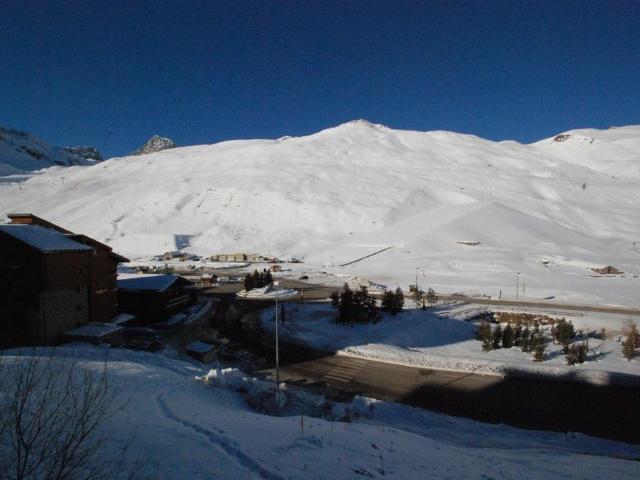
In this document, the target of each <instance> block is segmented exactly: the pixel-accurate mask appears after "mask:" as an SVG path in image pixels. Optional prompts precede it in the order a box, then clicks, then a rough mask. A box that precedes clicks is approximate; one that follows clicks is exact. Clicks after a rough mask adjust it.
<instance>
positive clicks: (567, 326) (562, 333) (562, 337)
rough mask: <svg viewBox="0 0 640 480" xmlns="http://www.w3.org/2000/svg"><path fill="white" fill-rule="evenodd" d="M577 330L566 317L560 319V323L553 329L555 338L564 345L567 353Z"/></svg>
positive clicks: (564, 350) (563, 348)
mask: <svg viewBox="0 0 640 480" xmlns="http://www.w3.org/2000/svg"><path fill="white" fill-rule="evenodd" d="M575 334H576V332H575V329H574V328H573V324H572V323H571V322H567V321H566V320H565V319H564V318H561V319H560V320H558V323H557V324H556V325H555V328H554V329H553V336H554V339H555V340H556V341H557V342H558V343H559V344H560V345H562V351H563V352H564V353H565V354H566V353H567V351H568V350H569V345H570V344H571V341H572V340H573V337H574V336H575Z"/></svg>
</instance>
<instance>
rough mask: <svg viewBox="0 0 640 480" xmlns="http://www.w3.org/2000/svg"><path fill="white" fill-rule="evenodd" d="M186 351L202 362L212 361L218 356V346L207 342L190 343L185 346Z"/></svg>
mask: <svg viewBox="0 0 640 480" xmlns="http://www.w3.org/2000/svg"><path fill="white" fill-rule="evenodd" d="M185 352H186V353H187V355H189V356H190V357H191V358H195V359H196V360H198V361H199V362H202V363H211V362H213V361H214V360H216V358H217V357H218V352H217V347H216V346H215V345H212V344H211V343H207V342H200V341H197V342H193V343H190V344H189V345H187V346H186V347H185Z"/></svg>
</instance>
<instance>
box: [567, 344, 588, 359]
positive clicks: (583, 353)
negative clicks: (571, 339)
mask: <svg viewBox="0 0 640 480" xmlns="http://www.w3.org/2000/svg"><path fill="white" fill-rule="evenodd" d="M565 358H566V359H567V364H568V365H575V364H576V363H584V362H585V360H586V359H587V344H586V343H585V342H581V343H578V344H574V345H569V347H568V348H567V351H566V352H565Z"/></svg>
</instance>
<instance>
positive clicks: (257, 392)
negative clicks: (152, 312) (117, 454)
mask: <svg viewBox="0 0 640 480" xmlns="http://www.w3.org/2000/svg"><path fill="white" fill-rule="evenodd" d="M13 354H15V351H8V352H5V355H7V356H12V355H13ZM57 354H58V355H66V356H69V355H74V356H75V355H77V356H79V357H80V358H81V359H82V360H81V361H80V363H79V367H80V368H83V369H90V370H98V369H100V368H101V366H102V363H101V362H102V361H103V359H104V358H108V360H109V369H110V373H111V377H112V379H113V388H117V389H119V391H120V396H121V398H128V400H129V401H128V402H127V403H126V405H125V406H124V408H122V409H121V410H120V411H119V412H118V413H117V414H116V416H115V417H113V418H112V419H110V420H109V423H108V425H107V428H108V430H109V431H110V432H111V437H110V442H109V443H108V444H107V449H111V448H117V446H121V445H122V444H124V442H126V441H127V440H128V439H130V438H131V436H132V435H134V436H133V448H132V449H131V451H132V452H136V454H137V455H138V457H139V458H141V459H143V460H144V461H145V465H146V468H147V471H148V473H153V474H155V475H157V476H159V477H160V478H166V479H184V478H189V479H210V478H229V479H245V478H247V479H248V478H267V479H285V478H286V479H289V478H300V479H302V478H305V479H306V478H314V479H316V478H317V479H321V478H322V479H325V478H326V479H342V478H344V479H352V478H361V477H362V478H398V479H412V478H435V479H440V478H442V479H444V478H456V479H457V478H523V479H527V478H540V479H546V478H560V477H563V478H593V479H603V478H607V479H613V478H620V479H622V478H633V477H634V475H635V474H636V473H637V469H638V462H637V459H638V458H640V448H638V447H637V446H633V445H629V444H624V443H619V442H612V441H607V440H600V439H596V438H590V437H586V436H583V435H573V434H559V433H547V432H532V431H524V430H519V429H516V428H511V427H507V426H503V425H487V424H482V423H478V422H474V421H471V420H466V419H460V418H455V417H449V416H446V415H441V414H436V413H432V412H428V411H424V410H419V409H414V408H411V407H407V406H402V405H398V404H393V403H386V402H378V401H373V400H369V399H365V398H356V399H355V400H354V401H353V403H352V404H332V403H330V402H326V401H325V400H324V399H323V398H320V397H315V396H310V394H306V393H302V392H299V393H296V392H292V391H290V390H288V391H287V394H286V395H284V397H285V398H287V404H286V405H285V406H284V415H285V417H284V418H276V417H273V416H269V415H265V414H261V413H258V412H257V411H256V410H255V409H254V408H252V407H250V406H249V405H250V404H254V405H264V404H266V403H267V402H266V401H265V399H266V398H269V397H270V392H271V391H272V388H273V385H272V384H268V383H263V382H261V381H257V380H253V379H250V378H246V377H245V376H244V375H243V374H242V373H241V372H239V371H237V370H219V369H218V370H216V369H214V370H212V371H208V369H205V368H203V367H202V366H200V365H196V364H194V363H189V362H187V361H182V360H180V359H172V358H168V357H166V356H163V355H159V354H149V353H143V352H132V351H127V350H119V349H111V350H104V349H100V348H97V347H89V346H83V345H78V346H67V347H62V348H60V349H59V350H58V351H57ZM300 413H305V417H304V431H301V416H300ZM311 414H313V415H315V417H314V418H312V417H310V416H309V415H311ZM347 419H349V420H350V421H349V422H348V421H344V420H347ZM107 454H108V452H105V455H107ZM634 459H635V461H634Z"/></svg>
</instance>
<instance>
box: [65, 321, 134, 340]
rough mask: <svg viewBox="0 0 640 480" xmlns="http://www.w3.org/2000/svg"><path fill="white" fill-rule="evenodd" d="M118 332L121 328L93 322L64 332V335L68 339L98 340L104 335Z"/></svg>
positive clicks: (110, 324)
mask: <svg viewBox="0 0 640 480" xmlns="http://www.w3.org/2000/svg"><path fill="white" fill-rule="evenodd" d="M119 330H122V327H121V326H119V325H114V324H113V323H102V322H93V323H87V324H86V325H82V326H81V327H77V328H74V329H73V330H69V331H67V332H64V334H65V335H68V336H70V337H94V338H100V337H104V336H105V335H110V334H112V333H114V332H117V331H119Z"/></svg>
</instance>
